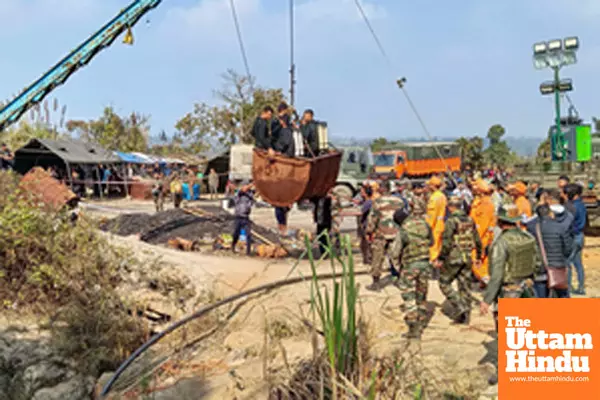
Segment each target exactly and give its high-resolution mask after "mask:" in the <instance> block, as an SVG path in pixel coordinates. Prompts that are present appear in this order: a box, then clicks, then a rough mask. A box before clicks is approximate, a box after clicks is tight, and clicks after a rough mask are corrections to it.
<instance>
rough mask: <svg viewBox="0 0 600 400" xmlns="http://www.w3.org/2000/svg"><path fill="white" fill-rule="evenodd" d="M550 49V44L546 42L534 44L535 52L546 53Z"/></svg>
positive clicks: (536, 53)
mask: <svg viewBox="0 0 600 400" xmlns="http://www.w3.org/2000/svg"><path fill="white" fill-rule="evenodd" d="M547 51H548V46H547V45H546V43H545V42H541V43H536V44H534V45H533V54H535V55H538V54H544V53H546V52H547Z"/></svg>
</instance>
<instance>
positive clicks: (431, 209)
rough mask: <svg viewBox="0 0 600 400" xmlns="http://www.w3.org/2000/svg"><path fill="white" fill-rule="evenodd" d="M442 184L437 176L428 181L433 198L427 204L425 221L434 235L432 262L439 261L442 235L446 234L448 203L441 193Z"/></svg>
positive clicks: (430, 253)
mask: <svg viewBox="0 0 600 400" xmlns="http://www.w3.org/2000/svg"><path fill="white" fill-rule="evenodd" d="M442 183H443V182H442V180H441V179H440V178H438V177H437V176H433V177H431V179H429V180H428V181H427V187H428V188H429V190H430V191H431V196H429V202H428V203H427V216H426V217H425V219H426V220H427V223H428V224H429V227H430V228H431V233H432V234H433V246H431V247H430V248H429V256H430V259H431V260H437V259H438V256H439V255H440V250H441V249H442V233H444V218H445V216H446V203H447V202H448V201H447V199H446V196H445V195H444V193H442V191H441V187H442Z"/></svg>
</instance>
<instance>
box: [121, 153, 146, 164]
mask: <svg viewBox="0 0 600 400" xmlns="http://www.w3.org/2000/svg"><path fill="white" fill-rule="evenodd" d="M115 154H116V156H117V157H119V158H120V159H121V161H123V162H126V163H130V164H146V163H147V162H146V160H144V159H143V158H142V157H140V156H137V155H135V154H133V153H123V152H122V151H115Z"/></svg>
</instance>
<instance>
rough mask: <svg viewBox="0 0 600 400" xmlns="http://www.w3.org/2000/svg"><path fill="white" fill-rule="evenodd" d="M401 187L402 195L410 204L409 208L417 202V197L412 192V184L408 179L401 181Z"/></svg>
mask: <svg viewBox="0 0 600 400" xmlns="http://www.w3.org/2000/svg"><path fill="white" fill-rule="evenodd" d="M400 185H401V186H402V187H403V190H402V192H401V193H400V194H401V195H402V197H403V198H404V200H406V202H407V203H408V205H409V207H412V204H413V203H414V202H415V195H414V194H413V192H412V182H411V181H410V179H408V178H404V179H402V180H401V181H400Z"/></svg>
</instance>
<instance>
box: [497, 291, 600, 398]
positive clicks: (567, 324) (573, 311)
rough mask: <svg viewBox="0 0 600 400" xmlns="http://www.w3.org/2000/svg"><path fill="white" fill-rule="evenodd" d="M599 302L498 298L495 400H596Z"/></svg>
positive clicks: (599, 358) (599, 354)
mask: <svg viewBox="0 0 600 400" xmlns="http://www.w3.org/2000/svg"><path fill="white" fill-rule="evenodd" d="M598 310H600V299H500V303H499V305H498V385H499V386H498V398H499V400H521V399H524V400H532V399H544V400H553V399H557V400H566V399H578V400H579V399H581V400H592V399H600V315H599V314H598Z"/></svg>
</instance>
